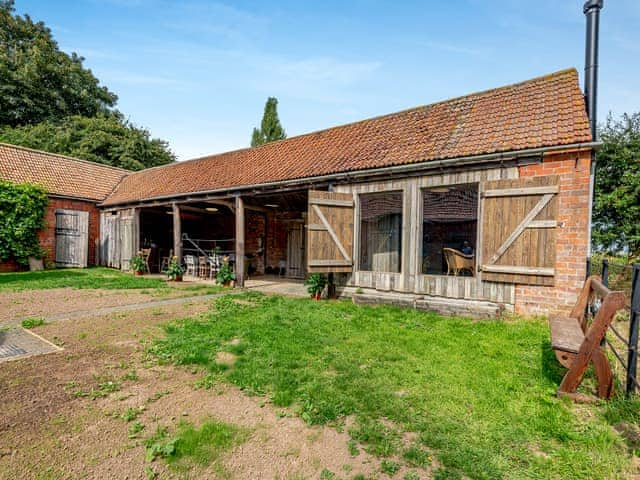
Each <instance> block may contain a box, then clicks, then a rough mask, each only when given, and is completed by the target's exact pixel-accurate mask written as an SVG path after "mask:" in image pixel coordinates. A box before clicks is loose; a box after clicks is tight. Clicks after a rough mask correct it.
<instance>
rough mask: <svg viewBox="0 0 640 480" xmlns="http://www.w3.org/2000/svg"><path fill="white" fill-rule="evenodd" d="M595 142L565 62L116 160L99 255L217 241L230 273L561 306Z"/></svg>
mask: <svg viewBox="0 0 640 480" xmlns="http://www.w3.org/2000/svg"><path fill="white" fill-rule="evenodd" d="M597 145H598V144H597V143H596V142H594V141H593V138H592V132H591V129H590V123H589V118H588V116H587V111H586V108H585V100H584V96H583V93H582V92H581V90H580V86H579V82H578V73H577V71H576V70H575V69H568V70H564V71H560V72H556V73H553V74H550V75H545V76H542V77H539V78H534V79H532V80H528V81H525V82H522V83H518V84H515V85H509V86H505V87H501V88H496V89H493V90H488V91H484V92H480V93H475V94H471V95H467V96H463V97H459V98H454V99H451V100H447V101H443V102H439V103H435V104H431V105H427V106H422V107H417V108H412V109H409V110H405V111H402V112H398V113H393V114H390V115H384V116H381V117H377V118H372V119H368V120H363V121H360V122H356V123H352V124H348V125H343V126H338V127H334V128H329V129H327V130H322V131H318V132H314V133H309V134H306V135H300V136H297V137H292V138H288V139H285V140H282V141H278V142H274V143H270V144H266V145H263V146H260V147H257V148H248V149H243V150H237V151H233V152H228V153H223V154H218V155H212V156H208V157H204V158H198V159H195V160H190V161H184V162H178V163H174V164H171V165H166V166H161V167H154V168H150V169H146V170H143V171H140V172H135V173H130V174H128V175H123V176H122V179H121V181H119V182H117V186H116V187H115V189H113V191H112V192H110V193H109V194H108V195H106V197H105V198H104V199H103V200H102V201H100V203H99V208H100V210H101V214H100V215H101V220H100V223H101V234H100V249H99V250H100V255H99V256H100V260H101V262H102V263H103V264H105V265H108V266H112V267H116V268H123V269H127V268H129V260H130V258H131V256H132V255H133V254H134V253H135V252H137V251H138V250H139V249H141V248H150V249H152V251H153V252H154V254H153V256H154V257H155V258H156V260H153V259H152V262H151V263H152V264H157V265H159V259H160V258H162V257H165V256H167V255H168V254H169V253H170V252H171V253H172V254H177V255H178V256H180V257H182V256H183V254H185V252H186V251H188V250H191V251H192V253H194V255H198V254H204V255H208V254H209V253H210V252H222V253H223V254H228V255H229V256H230V257H231V259H232V261H233V263H234V265H235V268H236V273H237V276H238V283H239V284H240V285H242V284H243V281H244V278H245V277H246V275H262V274H268V273H275V272H277V273H278V274H280V275H283V276H286V277H292V278H303V277H305V275H307V274H308V273H309V272H326V273H329V272H331V273H332V274H334V275H335V278H336V281H337V283H338V285H339V286H340V288H339V292H342V293H343V294H348V295H354V296H355V298H356V300H357V301H360V302H366V303H371V302H375V303H377V302H391V303H399V304H405V305H410V306H413V307H416V308H423V309H427V310H438V311H444V312H451V313H465V312H475V313H476V314H477V313H480V314H486V315H493V314H495V313H498V312H500V311H502V310H511V311H516V312H519V313H526V314H537V313H558V312H564V311H566V310H567V309H568V308H569V306H570V305H572V304H573V303H574V302H575V298H576V295H577V292H578V290H579V289H580V287H581V285H582V282H583V280H584V277H585V268H586V266H585V264H586V262H585V260H586V258H587V256H588V252H589V246H588V245H589V236H590V235H589V228H590V207H589V206H590V179H591V160H592V154H593V151H594V148H596V147H597ZM83 165H84V164H83ZM110 172H111V175H112V177H110V178H115V177H117V176H118V175H119V174H120V172H116V171H111V170H110ZM107 183H108V185H105V190H107V189H108V188H107V187H108V186H109V185H111V183H110V181H109V182H107ZM463 252H466V254H465V253H463Z"/></svg>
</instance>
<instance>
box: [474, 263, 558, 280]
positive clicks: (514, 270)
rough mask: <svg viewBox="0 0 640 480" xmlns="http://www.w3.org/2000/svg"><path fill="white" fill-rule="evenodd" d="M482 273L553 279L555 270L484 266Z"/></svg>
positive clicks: (513, 266)
mask: <svg viewBox="0 0 640 480" xmlns="http://www.w3.org/2000/svg"><path fill="white" fill-rule="evenodd" d="M482 271H483V272H487V273H513V274H522V275H540V276H543V277H553V275H554V274H555V270H554V269H553V268H545V267H519V266H516V265H482Z"/></svg>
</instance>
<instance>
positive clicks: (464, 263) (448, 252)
mask: <svg viewBox="0 0 640 480" xmlns="http://www.w3.org/2000/svg"><path fill="white" fill-rule="evenodd" d="M442 251H443V253H444V259H445V260H446V261H447V275H451V274H452V273H453V275H456V276H457V275H458V274H459V273H461V272H462V271H464V270H467V271H468V272H469V273H471V276H473V275H474V270H475V258H474V255H473V254H472V255H465V254H464V253H462V252H461V251H460V250H456V249H455V248H443V249H442Z"/></svg>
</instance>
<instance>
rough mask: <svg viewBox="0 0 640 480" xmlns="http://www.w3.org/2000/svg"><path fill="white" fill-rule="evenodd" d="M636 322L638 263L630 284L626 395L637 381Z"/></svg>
mask: <svg viewBox="0 0 640 480" xmlns="http://www.w3.org/2000/svg"><path fill="white" fill-rule="evenodd" d="M638 323H640V264H636V265H634V266H633V283H632V284H631V315H630V324H629V357H628V359H627V395H633V394H634V393H636V383H637V381H638V329H639V325H638Z"/></svg>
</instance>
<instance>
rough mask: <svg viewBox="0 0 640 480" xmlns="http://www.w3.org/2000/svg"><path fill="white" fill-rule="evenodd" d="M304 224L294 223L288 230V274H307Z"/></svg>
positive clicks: (301, 276) (297, 275)
mask: <svg viewBox="0 0 640 480" xmlns="http://www.w3.org/2000/svg"><path fill="white" fill-rule="evenodd" d="M304 257H305V248H304V225H303V224H302V223H294V224H292V225H291V226H290V228H289V229H288V230H287V276H288V277H291V278H304V276H305V270H306V269H305V262H304V260H305V258H304Z"/></svg>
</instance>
